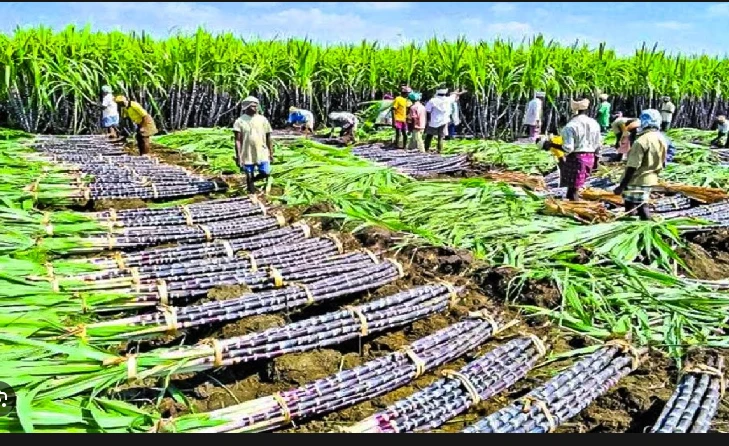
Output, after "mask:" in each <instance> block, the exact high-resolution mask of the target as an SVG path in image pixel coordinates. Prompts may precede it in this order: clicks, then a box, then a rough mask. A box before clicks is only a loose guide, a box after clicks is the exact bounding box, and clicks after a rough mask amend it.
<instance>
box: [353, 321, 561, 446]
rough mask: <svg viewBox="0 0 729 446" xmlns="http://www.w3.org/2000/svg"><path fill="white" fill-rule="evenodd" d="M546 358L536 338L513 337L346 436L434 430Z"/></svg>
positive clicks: (354, 428) (450, 371) (399, 402)
mask: <svg viewBox="0 0 729 446" xmlns="http://www.w3.org/2000/svg"><path fill="white" fill-rule="evenodd" d="M545 354H546V347H545V346H544V344H543V343H542V340H541V339H539V338H538V337H536V336H534V335H530V336H528V337H520V338H517V339H513V340H511V341H510V342H508V343H507V344H505V345H502V346H500V347H498V348H496V349H494V350H491V351H490V352H488V353H487V354H485V355H484V356H482V357H480V358H478V359H476V360H475V361H471V362H470V363H468V365H466V366H465V367H463V368H461V369H460V370H459V371H457V372H456V371H453V370H444V371H443V376H444V378H442V379H440V380H439V381H436V382H434V383H433V384H431V385H430V386H428V387H426V388H425V389H423V390H421V391H420V392H417V393H415V394H413V395H411V396H409V397H407V398H404V399H401V400H399V401H397V402H396V403H394V404H392V405H390V406H388V407H387V408H386V409H385V410H383V411H380V412H378V413H376V414H374V415H372V416H369V417H367V418H366V419H364V420H362V421H360V422H359V423H356V424H354V425H352V426H350V427H347V428H345V429H344V430H345V431H346V432H350V433H406V432H423V431H428V430H430V429H437V428H438V427H440V426H442V425H443V424H445V423H446V422H447V421H448V420H450V419H452V418H454V417H456V416H458V415H460V414H462V413H464V412H466V411H467V410H468V409H469V408H470V407H472V406H475V405H477V404H478V403H479V402H481V401H485V400H487V399H489V398H491V397H493V396H494V395H496V394H498V393H500V392H503V391H504V390H506V389H508V388H509V387H511V386H512V385H514V383H516V382H517V381H518V380H520V379H522V378H523V377H524V376H526V374H527V373H528V372H529V371H530V370H531V369H532V368H534V366H535V365H536V363H537V360H539V358H541V357H543V356H544V355H545Z"/></svg>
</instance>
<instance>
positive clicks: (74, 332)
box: [61, 324, 89, 342]
mask: <svg viewBox="0 0 729 446" xmlns="http://www.w3.org/2000/svg"><path fill="white" fill-rule="evenodd" d="M67 331H68V333H67V334H68V336H78V337H79V338H80V339H81V340H82V341H84V342H86V341H88V340H89V337H88V333H87V332H86V325H85V324H78V325H76V326H75V327H72V328H69V329H67ZM61 337H64V336H61Z"/></svg>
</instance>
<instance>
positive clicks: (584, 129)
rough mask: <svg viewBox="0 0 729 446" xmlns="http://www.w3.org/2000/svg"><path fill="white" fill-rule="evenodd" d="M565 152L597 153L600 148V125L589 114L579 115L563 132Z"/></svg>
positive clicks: (563, 148)
mask: <svg viewBox="0 0 729 446" xmlns="http://www.w3.org/2000/svg"><path fill="white" fill-rule="evenodd" d="M561 135H562V150H564V152H565V153H567V154H570V153H595V152H597V150H598V149H599V148H600V139H601V135H600V125H599V124H598V123H597V121H595V120H594V119H592V118H591V117H589V116H587V115H577V116H575V117H574V118H572V119H571V120H570V122H568V123H567V125H565V126H564V128H563V129H562V132H561Z"/></svg>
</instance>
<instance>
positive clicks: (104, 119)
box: [99, 85, 119, 139]
mask: <svg viewBox="0 0 729 446" xmlns="http://www.w3.org/2000/svg"><path fill="white" fill-rule="evenodd" d="M99 106H100V107H101V127H102V128H104V129H105V130H106V134H107V135H108V136H109V138H111V139H116V137H117V136H118V134H119V132H118V131H117V129H118V127H119V106H118V105H116V102H114V96H113V95H112V94H111V87H110V86H108V85H104V86H103V87H101V104H99Z"/></svg>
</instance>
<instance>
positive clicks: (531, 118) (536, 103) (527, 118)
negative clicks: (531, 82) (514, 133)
mask: <svg viewBox="0 0 729 446" xmlns="http://www.w3.org/2000/svg"><path fill="white" fill-rule="evenodd" d="M541 121H542V100H541V99H539V98H534V99H532V100H531V101H529V103H528V104H527V108H526V111H525V112H524V125H537V122H541Z"/></svg>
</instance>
